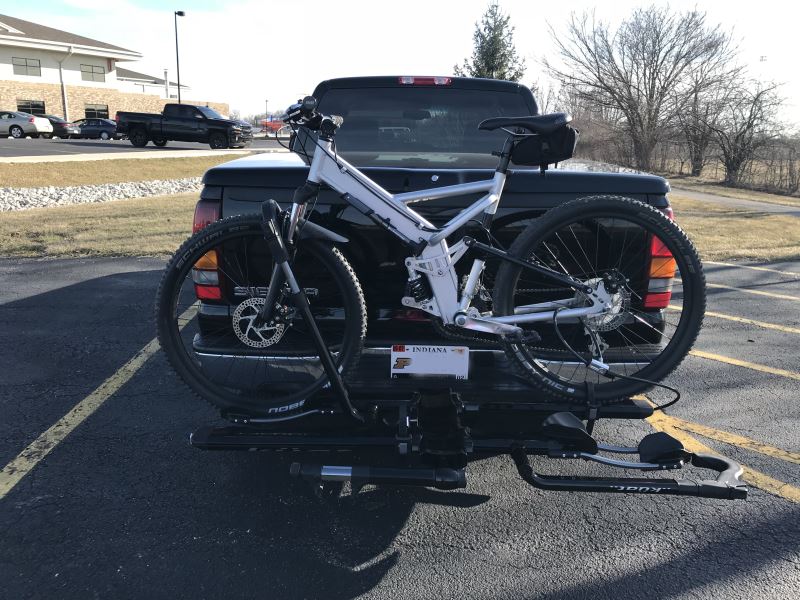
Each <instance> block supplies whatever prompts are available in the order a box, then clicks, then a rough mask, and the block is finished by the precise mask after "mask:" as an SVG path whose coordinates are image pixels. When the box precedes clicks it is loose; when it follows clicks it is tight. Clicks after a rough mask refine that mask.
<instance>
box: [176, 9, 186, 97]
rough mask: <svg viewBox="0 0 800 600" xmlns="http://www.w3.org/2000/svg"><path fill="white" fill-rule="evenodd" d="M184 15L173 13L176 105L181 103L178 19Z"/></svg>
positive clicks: (180, 12) (180, 11) (178, 11)
mask: <svg viewBox="0 0 800 600" xmlns="http://www.w3.org/2000/svg"><path fill="white" fill-rule="evenodd" d="M184 16H186V13H185V12H183V11H182V10H176V11H175V66H177V67H178V69H177V70H178V104H180V103H181V58H180V55H179V54H178V17H184Z"/></svg>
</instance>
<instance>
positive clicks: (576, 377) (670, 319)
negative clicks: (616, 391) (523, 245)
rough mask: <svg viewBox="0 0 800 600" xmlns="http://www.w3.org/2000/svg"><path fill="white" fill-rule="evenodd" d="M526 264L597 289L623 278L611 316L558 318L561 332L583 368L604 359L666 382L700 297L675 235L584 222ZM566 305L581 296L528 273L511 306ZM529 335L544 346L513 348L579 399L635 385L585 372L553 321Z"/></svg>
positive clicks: (620, 223)
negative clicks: (665, 368) (582, 393)
mask: <svg viewBox="0 0 800 600" xmlns="http://www.w3.org/2000/svg"><path fill="white" fill-rule="evenodd" d="M643 256H645V257H646V258H645V260H644V261H643V260H642V257H643ZM528 259H529V260H532V261H534V262H537V263H539V264H541V265H544V266H547V267H548V268H551V269H553V270H555V271H558V272H560V273H564V274H567V275H570V276H571V277H574V278H576V279H581V280H584V281H590V282H594V283H596V282H597V281H598V280H600V279H602V278H603V277H608V274H609V273H611V274H614V276H615V277H616V278H621V277H622V278H624V279H625V280H626V281H625V282H624V284H623V285H621V286H620V289H619V291H618V292H617V293H615V294H612V295H611V297H612V306H614V307H615V308H614V309H612V310H610V311H608V313H607V314H606V315H603V316H597V317H588V318H584V319H574V318H573V319H559V321H558V330H559V332H560V333H561V335H562V336H563V337H564V339H565V340H566V342H567V343H568V344H569V346H571V347H572V348H573V349H574V350H575V351H576V352H577V353H578V354H579V355H580V357H581V358H583V360H584V361H585V360H590V359H595V360H599V361H601V362H603V363H605V364H607V365H610V367H611V371H612V372H613V373H614V374H619V375H623V376H627V377H638V378H643V379H648V378H651V377H652V378H655V379H660V378H661V377H662V376H663V374H660V373H659V372H660V370H661V365H662V364H663V363H665V362H672V359H671V353H672V352H676V351H678V347H679V346H681V345H682V343H683V342H684V337H685V335H686V330H687V329H689V327H688V325H687V322H688V320H689V318H690V317H689V313H690V312H691V310H693V306H692V302H693V298H694V295H695V293H696V290H695V289H694V288H695V286H694V275H693V274H692V272H693V270H690V265H689V264H688V262H687V259H686V257H685V255H684V253H683V252H681V250H680V245H679V243H678V242H677V241H676V240H675V239H674V238H673V237H672V236H670V235H669V234H668V233H667V232H665V231H664V230H662V228H659V227H655V226H653V225H652V224H649V223H648V222H647V221H646V220H640V219H636V218H633V217H616V216H615V217H609V216H597V217H591V216H587V217H586V218H583V219H581V220H579V221H575V220H571V221H568V222H566V223H563V224H562V225H560V226H557V227H556V228H555V229H554V230H552V231H551V232H549V233H547V234H546V235H545V236H544V237H543V238H540V239H538V240H537V241H536V242H535V244H534V247H533V248H532V250H531V251H530V252H529V254H528ZM643 265H644V266H643ZM565 298H570V299H575V300H576V304H579V303H578V302H577V298H579V295H578V294H575V293H572V294H570V293H569V290H568V289H567V288H564V287H563V286H559V285H558V284H553V283H549V282H546V281H544V280H542V278H541V277H539V276H537V275H536V274H534V273H532V272H530V271H526V270H521V271H520V273H519V277H518V279H517V280H516V282H515V285H514V293H513V306H514V307H518V306H521V305H529V304H533V303H537V302H547V301H556V300H563V299H565ZM584 305H585V304H584ZM700 310H702V309H700ZM526 328H530V329H535V330H536V331H537V332H538V333H539V334H540V335H541V336H542V338H543V339H542V340H541V341H540V342H536V343H531V344H516V343H515V344H512V349H513V351H514V352H517V353H518V354H519V355H520V357H521V358H523V359H524V360H525V362H527V363H528V364H531V366H533V367H534V368H535V369H536V370H537V371H539V372H540V374H543V375H544V376H545V377H546V378H547V379H548V380H549V381H550V382H551V383H552V384H553V385H554V386H555V387H557V388H559V389H560V391H562V392H567V393H575V391H576V390H582V389H583V388H585V386H586V383H587V382H591V383H592V384H594V385H598V386H599V385H603V386H604V387H606V388H615V387H623V386H624V385H626V381H630V380H625V379H624V377H623V378H615V377H614V376H612V375H611V374H602V373H598V372H596V371H595V370H592V369H590V368H588V367H587V366H586V364H585V363H584V362H583V361H581V360H579V359H578V357H577V356H575V354H573V353H572V352H571V351H570V350H569V349H568V348H566V347H565V346H564V343H563V342H562V340H561V339H560V338H559V337H558V332H556V327H555V325H554V324H553V322H552V321H548V322H545V323H539V324H537V325H536V326H528V327H526Z"/></svg>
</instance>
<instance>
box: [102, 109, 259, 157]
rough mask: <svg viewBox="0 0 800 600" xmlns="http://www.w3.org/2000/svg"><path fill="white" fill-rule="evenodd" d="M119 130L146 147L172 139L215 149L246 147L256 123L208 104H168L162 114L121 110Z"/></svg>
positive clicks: (134, 143) (118, 122) (136, 144)
mask: <svg viewBox="0 0 800 600" xmlns="http://www.w3.org/2000/svg"><path fill="white" fill-rule="evenodd" d="M116 122H117V133H120V134H125V135H127V136H128V139H129V140H130V141H131V144H133V145H134V146H136V147H137V148H143V147H144V146H146V145H147V143H148V142H153V144H155V145H156V146H166V145H167V142H168V141H171V140H174V141H180V142H200V143H205V144H208V145H209V146H211V147H212V148H213V149H215V150H216V149H224V148H243V147H245V146H247V145H249V144H250V142H252V141H253V130H252V127H251V126H250V125H249V124H247V123H244V122H243V121H237V120H233V119H226V118H225V117H223V116H222V115H220V114H219V113H218V112H217V111H215V110H214V109H213V108H209V107H208V106H193V105H191V104H167V105H166V106H164V112H163V113H161V114H152V113H134V112H123V111H120V112H117V114H116Z"/></svg>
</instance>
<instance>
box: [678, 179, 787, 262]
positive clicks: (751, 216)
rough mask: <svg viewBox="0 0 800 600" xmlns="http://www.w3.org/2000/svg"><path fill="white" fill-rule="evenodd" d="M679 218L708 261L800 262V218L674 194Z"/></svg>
mask: <svg viewBox="0 0 800 600" xmlns="http://www.w3.org/2000/svg"><path fill="white" fill-rule="evenodd" d="M670 202H671V203H672V206H673V208H674V209H675V219H676V221H677V222H678V224H679V225H680V226H681V227H682V228H683V229H684V231H686V233H688V234H689V237H690V238H692V241H693V242H694V243H695V246H697V249H698V250H699V252H700V256H702V257H703V258H704V259H707V260H752V261H773V260H797V259H800V218H798V217H793V216H788V215H776V214H772V213H767V212H762V211H756V210H746V209H733V208H730V207H727V206H725V205H723V204H715V203H713V202H707V201H698V200H690V199H689V198H685V197H681V195H680V192H678V193H675V194H670Z"/></svg>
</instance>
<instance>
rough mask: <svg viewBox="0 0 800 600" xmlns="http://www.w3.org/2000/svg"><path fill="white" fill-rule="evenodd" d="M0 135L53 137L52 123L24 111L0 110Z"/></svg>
mask: <svg viewBox="0 0 800 600" xmlns="http://www.w3.org/2000/svg"><path fill="white" fill-rule="evenodd" d="M0 135H7V136H10V137H12V138H17V139H20V138H24V137H25V136H28V135H29V136H31V137H39V136H40V135H41V136H42V137H44V138H49V137H53V125H52V124H51V123H50V121H48V120H47V119H46V118H45V117H36V116H34V115H29V114H28V113H24V112H16V111H15V112H10V111H0Z"/></svg>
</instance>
